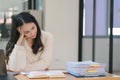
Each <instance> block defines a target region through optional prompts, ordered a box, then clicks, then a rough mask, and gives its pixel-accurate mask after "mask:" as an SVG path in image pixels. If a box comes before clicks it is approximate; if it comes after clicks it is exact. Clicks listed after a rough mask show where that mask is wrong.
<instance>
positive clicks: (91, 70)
mask: <svg viewBox="0 0 120 80" xmlns="http://www.w3.org/2000/svg"><path fill="white" fill-rule="evenodd" d="M66 70H67V72H68V73H69V74H72V75H74V76H76V77H93V76H105V64H101V63H97V62H92V61H82V62H68V63H67V69H66Z"/></svg>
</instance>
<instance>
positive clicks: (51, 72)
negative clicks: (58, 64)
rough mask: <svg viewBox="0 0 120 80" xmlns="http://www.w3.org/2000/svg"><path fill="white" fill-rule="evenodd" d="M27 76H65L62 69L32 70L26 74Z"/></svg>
mask: <svg viewBox="0 0 120 80" xmlns="http://www.w3.org/2000/svg"><path fill="white" fill-rule="evenodd" d="M27 77H28V78H47V77H51V78H55V77H65V74H64V73H63V71H62V70H49V71H32V72H29V73H28V74H27Z"/></svg>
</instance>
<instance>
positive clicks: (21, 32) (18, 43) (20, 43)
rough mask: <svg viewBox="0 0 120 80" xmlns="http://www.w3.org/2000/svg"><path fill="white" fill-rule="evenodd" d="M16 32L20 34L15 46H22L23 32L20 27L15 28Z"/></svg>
mask: <svg viewBox="0 0 120 80" xmlns="http://www.w3.org/2000/svg"><path fill="white" fill-rule="evenodd" d="M17 30H18V32H19V33H20V36H19V39H18V41H17V43H16V44H17V45H22V42H23V39H24V32H23V30H22V28H21V27H18V28H17Z"/></svg>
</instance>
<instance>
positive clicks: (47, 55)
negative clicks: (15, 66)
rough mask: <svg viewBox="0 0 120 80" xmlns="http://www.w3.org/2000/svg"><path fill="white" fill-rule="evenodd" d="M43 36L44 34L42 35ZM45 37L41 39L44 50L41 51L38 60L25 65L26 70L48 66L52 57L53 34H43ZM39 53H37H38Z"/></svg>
mask: <svg viewBox="0 0 120 80" xmlns="http://www.w3.org/2000/svg"><path fill="white" fill-rule="evenodd" d="M43 37H44V35H43ZM45 37H46V38H44V39H43V40H45V41H44V43H43V45H44V51H43V53H42V55H41V56H40V60H39V61H37V62H34V63H32V64H28V65H27V66H26V67H25V70H26V71H33V70H45V69H47V68H48V67H49V65H50V62H51V58H52V53H53V51H52V48H53V36H52V35H51V34H47V36H46V35H45ZM38 54H39V53H38Z"/></svg>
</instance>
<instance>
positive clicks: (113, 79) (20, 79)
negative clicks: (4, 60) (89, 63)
mask: <svg viewBox="0 0 120 80" xmlns="http://www.w3.org/2000/svg"><path fill="white" fill-rule="evenodd" d="M15 77H16V79H17V80H120V76H115V75H111V74H108V75H107V76H106V77H92V78H75V77H74V76H71V75H69V74H66V77H65V78H43V79H29V78H27V77H26V76H24V75H16V76H15Z"/></svg>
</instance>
